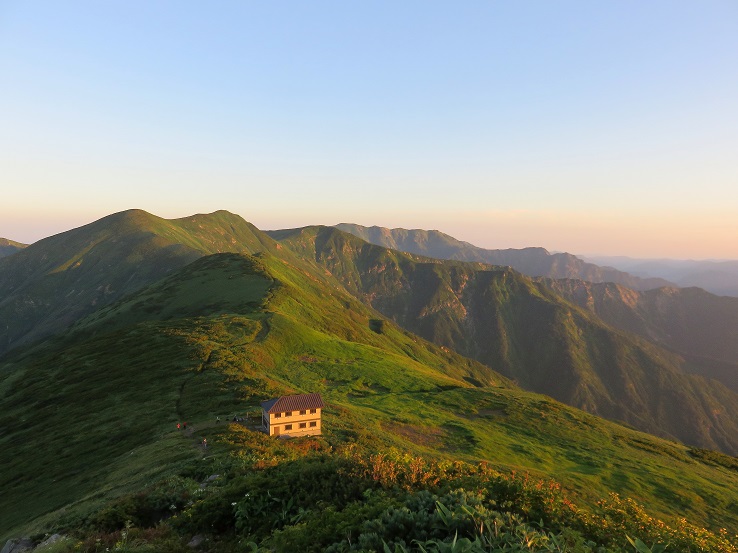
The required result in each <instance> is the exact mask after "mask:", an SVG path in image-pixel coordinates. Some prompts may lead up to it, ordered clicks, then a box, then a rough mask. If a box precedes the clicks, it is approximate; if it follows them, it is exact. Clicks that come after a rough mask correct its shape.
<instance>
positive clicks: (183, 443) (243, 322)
mask: <svg viewBox="0 0 738 553" xmlns="http://www.w3.org/2000/svg"><path fill="white" fill-rule="evenodd" d="M198 290H200V291H201V293H196V292H197V291H198ZM201 304H203V311H202V312H199V308H198V306H199V305H201ZM377 316H378V315H377V314H376V313H375V312H373V311H371V310H370V309H368V308H366V307H364V306H363V305H362V304H360V303H358V302H356V300H353V299H352V298H351V297H350V296H349V295H348V294H346V293H345V292H342V291H340V290H339V289H336V288H332V287H330V286H329V285H327V283H326V281H325V279H323V278H322V277H321V276H320V275H319V274H315V273H311V272H310V271H306V270H304V268H303V267H297V266H293V265H291V264H289V263H287V262H285V261H284V260H283V259H278V258H275V257H273V256H271V255H268V254H263V255H260V256H255V257H254V256H238V255H230V254H228V255H217V256H212V257H206V258H203V259H201V260H198V261H197V262H195V263H194V264H192V265H190V266H189V267H187V268H185V269H184V270H182V271H180V272H178V273H176V274H174V275H171V276H170V277H168V278H167V279H164V280H163V281H161V282H160V283H158V284H156V285H154V286H152V287H150V288H146V289H144V290H142V291H141V292H139V293H138V294H136V295H134V296H132V297H131V298H129V299H127V300H126V301H122V302H120V303H117V304H115V305H113V306H111V307H110V308H109V309H107V310H105V311H102V312H101V313H99V314H96V315H93V316H90V317H89V318H87V319H84V320H82V321H80V323H79V324H78V325H77V326H76V327H75V328H74V329H73V330H72V332H70V333H69V334H67V335H66V336H63V337H60V338H58V339H57V340H54V341H51V342H48V343H46V344H44V345H40V346H38V347H37V348H36V349H33V350H26V351H23V352H17V353H16V354H15V355H14V356H12V357H10V358H9V360H8V361H7V362H6V363H5V364H4V365H2V366H1V367H0V375H2V376H0V398H1V400H0V401H2V406H3V411H2V412H3V418H2V419H1V420H0V428H2V429H3V433H2V435H0V456H1V457H0V460H1V461H2V465H3V467H7V470H4V471H3V474H2V478H3V480H2V481H0V486H2V488H3V490H8V492H7V493H4V494H3V498H2V500H0V521H2V528H0V535H2V536H5V535H9V534H13V533H18V532H20V531H21V529H22V528H25V529H36V530H41V529H44V528H48V527H49V525H50V524H51V521H53V520H58V518H59V517H60V516H62V520H68V521H69V520H76V518H75V517H83V518H84V517H85V516H88V515H90V516H91V514H92V513H93V512H95V511H97V510H98V509H99V507H100V506H101V505H105V504H108V502H109V501H110V500H111V499H112V498H115V497H118V496H121V495H125V494H126V493H133V492H136V491H137V490H139V489H141V488H143V487H146V486H149V485H152V484H153V483H154V482H156V481H157V480H159V479H160V478H161V477H164V476H166V475H172V474H178V473H182V471H185V473H186V471H187V470H190V469H187V467H190V466H192V463H196V462H197V460H198V459H199V458H201V457H202V455H203V451H202V449H200V448H199V447H198V443H199V441H200V440H201V439H202V437H207V438H208V439H209V441H211V443H213V444H214V445H213V450H212V451H211V452H208V457H209V458H211V461H212V462H214V463H216V461H217V459H218V458H220V456H221V455H225V454H226V453H227V450H228V448H225V449H221V447H225V446H224V445H223V446H222V445H218V444H221V443H222V444H225V443H227V442H228V441H229V440H236V436H238V435H241V434H239V433H242V430H241V429H240V427H234V428H232V429H230V430H226V429H225V427H224V425H217V424H215V422H214V418H215V416H216V415H221V416H223V417H225V416H230V415H232V414H235V413H240V414H243V413H244V412H246V411H248V410H249V409H251V408H253V407H256V406H257V405H258V402H259V401H260V400H262V399H264V398H265V397H272V396H274V395H278V394H281V393H287V392H292V391H320V392H322V393H323V394H324V397H325V399H326V401H327V402H328V406H329V407H328V409H327V410H326V412H325V432H326V435H325V440H326V443H327V444H328V445H332V446H333V447H343V446H345V445H346V444H349V443H355V444H359V445H361V444H363V447H367V448H371V449H374V450H378V449H384V448H392V447H395V448H402V449H404V450H408V451H410V452H412V453H413V454H421V455H425V456H429V457H430V458H435V459H439V460H444V459H445V460H457V459H465V460H467V461H469V462H472V463H477V462H479V461H481V460H485V461H488V462H491V463H493V464H494V465H496V466H497V467H499V468H500V469H502V470H505V471H510V470H518V471H519V470H525V471H530V472H533V473H535V474H538V475H545V476H548V477H552V478H555V479H557V480H559V481H560V482H562V484H563V485H564V486H565V488H567V489H569V490H571V491H572V492H573V495H574V497H576V498H577V499H578V500H579V501H581V502H582V504H583V505H594V503H595V501H596V500H597V499H599V498H602V497H606V495H607V493H608V492H609V491H613V490H617V491H620V492H622V493H623V494H624V495H628V496H631V497H634V498H636V499H637V500H638V501H640V502H642V503H644V504H646V505H647V508H648V510H649V511H650V512H651V513H653V514H658V515H661V516H664V517H669V518H670V517H673V516H677V515H680V516H686V517H688V518H689V519H690V521H692V522H693V523H696V524H699V525H704V526H708V527H711V528H718V527H723V526H724V527H727V528H729V529H731V531H735V529H736V528H738V517H737V516H736V514H735V513H736V510H735V509H734V508H733V507H734V506H735V505H736V504H738V496H737V495H736V493H737V492H736V491H735V490H736V489H738V473H736V472H735V471H734V470H732V469H731V468H729V467H726V466H725V464H720V463H715V462H714V460H712V459H702V458H699V457H695V456H693V455H690V454H689V450H688V448H687V447H685V446H682V445H679V444H676V443H673V442H668V441H663V440H659V439H656V438H653V437H651V436H647V435H644V434H641V433H638V432H634V431H631V430H628V429H627V428H624V427H622V426H618V425H615V424H612V423H609V422H606V421H604V420H602V419H598V418H596V417H593V416H591V415H587V414H585V413H583V412H581V411H578V410H576V409H572V408H569V407H566V406H563V405H561V404H559V403H556V402H555V401H553V400H551V399H549V398H546V397H543V396H539V395H536V394H532V393H528V392H524V391H521V390H519V389H516V388H515V387H512V386H510V385H509V383H508V382H507V381H506V380H505V379H504V378H502V377H500V376H496V375H494V373H491V372H490V371H489V370H488V369H486V368H485V367H482V366H481V365H479V364H477V363H475V362H473V361H469V360H467V359H464V358H461V357H459V356H458V355H456V354H454V353H451V352H445V351H443V350H441V349H439V348H437V347H434V346H432V345H430V344H428V343H427V342H424V341H423V340H421V339H419V338H416V337H414V336H412V335H409V334H407V333H406V332H404V331H402V330H400V329H398V328H397V327H395V326H394V325H393V324H391V323H390V322H388V321H385V322H384V324H383V325H382V331H381V333H380V332H377V327H376V325H372V324H371V321H376V320H377V319H376V317H377ZM485 375H486V378H487V380H486V381H484V382H479V379H480V378H484V377H485ZM473 383H477V384H482V386H475V385H473ZM182 420H187V421H189V422H190V427H191V428H192V427H193V426H194V428H195V429H196V430H195V432H194V433H193V434H191V435H183V433H182V432H181V431H180V432H178V431H177V430H176V429H175V423H176V422H177V421H182ZM234 433H235V434H234ZM229 436H230V437H229ZM244 436H245V438H244V439H245V440H246V441H245V442H243V443H241V446H239V448H241V447H242V448H243V451H244V452H247V451H248V450H249V449H250V448H253V447H257V446H258V444H259V443H261V441H260V440H262V438H261V437H260V436H259V435H258V434H253V435H252V434H249V433H248V432H247V433H246V434H244ZM39 437H43V438H42V439H43V440H44V442H43V447H42V448H39V445H38V444H39ZM239 439H240V438H239ZM11 446H12V447H11ZM259 455H262V454H257V457H259ZM259 458H261V457H259ZM51 459H53V460H54V461H53V462H50V460H51ZM216 464H217V463H216ZM214 470H217V469H214ZM60 509H63V510H60ZM32 520H34V522H31V521H32Z"/></svg>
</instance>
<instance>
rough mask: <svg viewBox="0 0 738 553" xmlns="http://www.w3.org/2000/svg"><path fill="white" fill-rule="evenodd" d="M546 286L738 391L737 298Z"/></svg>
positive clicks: (573, 284)
mask: <svg viewBox="0 0 738 553" xmlns="http://www.w3.org/2000/svg"><path fill="white" fill-rule="evenodd" d="M547 285H548V286H549V287H551V288H553V289H554V290H556V291H557V292H558V293H560V294H561V295H562V296H564V297H566V298H567V299H568V300H570V301H572V302H573V303H576V304H577V305H579V306H581V307H583V308H585V309H587V310H589V311H591V312H592V313H594V314H596V315H597V316H598V317H599V318H601V319H602V320H603V321H605V322H607V323H608V324H610V325H612V326H614V327H616V328H620V329H623V330H627V331H629V332H633V333H636V334H638V335H640V336H643V337H644V338H646V339H648V340H650V341H652V342H654V343H656V344H660V345H662V346H664V347H666V348H668V349H670V350H672V351H675V352H678V353H679V354H681V355H683V356H684V357H686V358H687V359H688V360H689V361H690V363H689V367H690V370H692V371H693V372H695V373H697V374H702V375H705V376H709V377H711V378H715V379H717V380H720V381H721V382H722V383H723V384H725V385H726V386H728V387H729V388H731V389H732V390H734V391H738V298H730V297H723V296H715V295H713V294H710V293H709V292H705V291H704V290H702V289H700V288H681V289H680V288H661V289H658V290H649V291H647V292H636V291H634V290H629V289H627V288H623V287H621V286H617V285H615V284H591V283H587V282H581V281H574V280H556V281H548V282H547Z"/></svg>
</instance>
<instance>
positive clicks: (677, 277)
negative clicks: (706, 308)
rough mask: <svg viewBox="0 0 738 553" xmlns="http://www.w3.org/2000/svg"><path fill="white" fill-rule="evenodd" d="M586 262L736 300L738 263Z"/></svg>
mask: <svg viewBox="0 0 738 553" xmlns="http://www.w3.org/2000/svg"><path fill="white" fill-rule="evenodd" d="M581 257H582V258H583V259H585V257H584V256H581ZM586 259H587V260H588V261H591V262H592V263H598V264H605V265H610V266H612V267H617V268H618V269H620V270H622V271H628V272H629V273H631V274H633V275H635V276H639V277H642V278H653V277H661V278H665V279H668V280H670V281H672V282H674V283H676V284H677V285H679V286H681V287H683V288H686V287H690V286H697V287H698V288H704V289H705V290H707V291H708V292H712V293H713V294H717V295H719V296H738V261H710V260H702V261H692V260H677V259H633V258H630V257H621V256H618V257H606V256H592V257H589V256H588V257H586Z"/></svg>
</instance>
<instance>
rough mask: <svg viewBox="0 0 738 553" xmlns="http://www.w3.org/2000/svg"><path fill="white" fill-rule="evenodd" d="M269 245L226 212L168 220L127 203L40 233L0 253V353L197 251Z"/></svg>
mask: <svg viewBox="0 0 738 553" xmlns="http://www.w3.org/2000/svg"><path fill="white" fill-rule="evenodd" d="M272 247H274V244H273V241H272V240H270V239H269V238H268V237H266V236H265V235H264V234H263V233H261V232H260V231H258V229H256V228H255V227H254V226H253V225H251V224H249V223H247V222H246V221H244V220H243V219H242V218H241V217H238V216H237V215H233V214H230V213H228V212H225V211H219V212H216V213H213V214H210V215H194V216H192V217H185V218H183V219H176V220H166V219H161V218H159V217H156V216H154V215H151V214H149V213H146V212H145V211H140V210H131V211H125V212H121V213H116V214H114V215H110V216H108V217H105V218H103V219H100V220H99V221H95V222H94V223H91V224H89V225H85V226H83V227H80V228H77V229H74V230H70V231H68V232H64V233H61V234H58V235H55V236H52V237H49V238H46V239H44V240H40V241H38V242H36V243H34V244H32V245H31V246H29V247H27V248H25V249H24V250H23V251H20V252H18V253H17V254H14V255H11V256H8V257H5V258H2V259H0V321H2V322H3V323H4V324H0V355H2V353H3V352H5V351H7V350H8V349H10V348H12V347H16V346H18V345H21V344H25V343H29V342H31V341H33V340H36V339H39V338H42V337H44V336H48V335H50V334H52V333H54V332H56V331H59V330H62V329H64V328H66V327H67V326H69V325H70V324H72V323H73V322H75V321H76V320H78V319H79V318H80V317H82V316H84V315H86V314H88V313H91V312H92V311H94V310H95V309H98V308H100V307H101V306H103V305H106V304H109V303H111V302H113V301H115V300H116V299H118V298H121V297H123V296H124V295H126V294H129V293H131V292H133V291H135V290H138V289H139V288H141V287H142V286H145V285H147V284H150V283H152V282H154V281H156V280H158V279H159V278H161V277H163V276H165V275H166V274H168V273H169V272H171V271H172V270H175V269H178V268H180V267H183V266H184V265H186V264H188V263H190V262H191V261H194V260H195V259H197V258H198V257H200V256H202V255H206V254H210V253H218V252H224V251H236V252H246V253H255V252H258V251H269V249H270V248H272ZM9 321H12V324H9Z"/></svg>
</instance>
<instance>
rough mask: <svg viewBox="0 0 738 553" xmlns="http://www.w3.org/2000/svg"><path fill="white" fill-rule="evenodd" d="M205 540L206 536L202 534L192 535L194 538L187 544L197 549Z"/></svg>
mask: <svg viewBox="0 0 738 553" xmlns="http://www.w3.org/2000/svg"><path fill="white" fill-rule="evenodd" d="M204 541H205V536H203V535H202V534H196V535H194V536H192V539H191V540H190V543H188V544H187V547H191V548H192V549H197V548H198V547H200V545H201V544H202V542H204Z"/></svg>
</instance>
